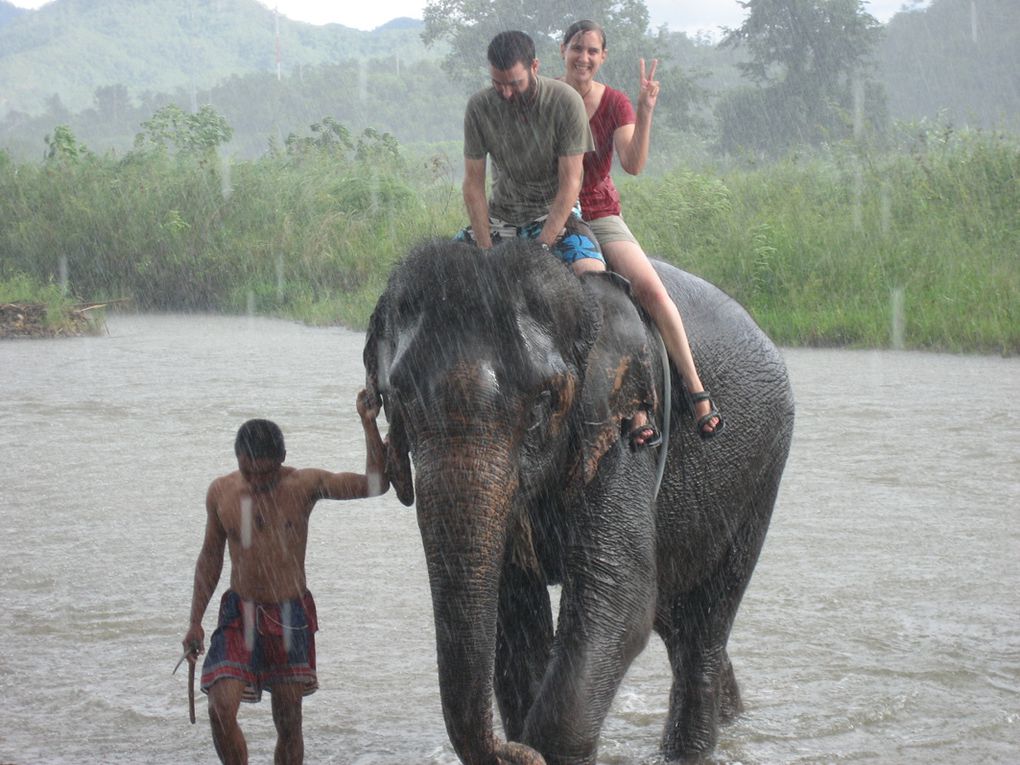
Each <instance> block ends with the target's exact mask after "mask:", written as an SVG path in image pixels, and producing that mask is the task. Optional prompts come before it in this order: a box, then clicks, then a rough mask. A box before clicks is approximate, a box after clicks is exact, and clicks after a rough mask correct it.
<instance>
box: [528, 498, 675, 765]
mask: <svg viewBox="0 0 1020 765" xmlns="http://www.w3.org/2000/svg"><path fill="white" fill-rule="evenodd" d="M650 483H651V480H650V479H649V484H650ZM614 485H615V486H620V485H623V484H614ZM593 488H597V487H593ZM613 499H614V498H613V497H606V496H605V495H601V496H596V497H595V498H594V501H592V498H591V497H589V501H588V502H587V503H585V505H584V506H582V507H579V508H575V511H574V512H575V513H576V516H575V517H578V519H579V523H578V525H577V526H576V527H574V528H573V529H572V535H571V538H570V539H569V540H568V544H569V552H568V555H567V564H566V576H565V581H564V584H563V591H562V594H561V597H560V613H559V620H558V623H557V629H556V638H555V641H554V643H553V649H552V656H551V659H550V662H549V669H548V671H547V672H546V676H545V679H544V682H543V683H542V688H541V692H540V694H539V696H538V698H537V699H536V701H535V704H534V706H533V707H532V710H531V713H530V714H529V716H528V719H527V723H526V726H525V733H524V736H523V739H522V740H523V741H524V742H525V743H527V744H529V745H530V746H533V747H534V748H535V749H538V750H539V751H541V752H542V753H543V754H544V755H545V758H546V761H547V762H548V763H549V764H550V765H553V764H554V763H556V764H557V765H559V764H561V763H570V765H577V764H579V763H594V762H595V759H596V754H597V751H598V736H599V731H600V730H601V728H602V724H603V722H604V720H605V717H606V715H607V714H608V712H609V707H610V706H611V704H612V701H613V698H614V696H615V694H616V690H617V688H618V687H619V684H620V682H621V681H622V679H623V676H624V674H625V673H626V671H627V668H628V667H629V666H630V663H631V661H632V660H633V659H634V657H635V656H636V655H637V654H638V653H639V652H640V651H641V650H642V649H643V648H644V646H645V644H646V642H647V639H648V635H649V634H650V632H651V626H652V619H653V614H654V604H655V593H656V588H655V581H656V580H655V558H654V520H653V518H652V515H651V513H650V512H640V511H638V512H636V511H635V504H636V503H637V502H639V501H640V500H636V499H635V497H634V495H633V493H631V494H630V495H629V496H628V497H627V498H626V499H624V498H623V497H622V495H621V496H620V497H619V498H617V499H619V501H612V500H613ZM649 502H650V500H649ZM589 514H590V515H589Z"/></svg>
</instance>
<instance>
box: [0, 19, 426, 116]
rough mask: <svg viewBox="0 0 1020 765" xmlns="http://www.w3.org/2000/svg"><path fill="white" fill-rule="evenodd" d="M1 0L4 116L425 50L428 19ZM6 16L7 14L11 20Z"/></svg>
mask: <svg viewBox="0 0 1020 765" xmlns="http://www.w3.org/2000/svg"><path fill="white" fill-rule="evenodd" d="M19 10H20V9H18V8H15V7H14V6H11V5H10V4H8V3H2V2H0V21H3V23H0V94H2V95H0V117H2V116H4V115H5V114H7V113H9V112H11V111H20V112H25V113H28V114H35V113H38V112H41V111H43V109H44V107H45V105H46V102H47V100H48V99H51V98H52V96H53V94H58V95H59V98H60V101H61V102H62V103H63V105H64V106H66V107H67V108H68V109H70V110H71V111H78V110H81V109H83V108H85V107H87V106H90V105H91V104H92V102H93V95H94V92H95V90H96V88H99V87H104V86H111V85H115V84H116V85H124V86H125V87H126V88H127V91H128V94H129V95H130V96H132V97H140V96H142V95H143V94H145V93H158V92H173V91H175V90H176V89H177V88H180V87H186V88H190V89H194V88H209V87H212V86H213V85H215V84H216V83H218V82H221V81H222V80H224V79H226V78H228V77H230V76H231V75H245V74H251V73H257V72H275V71H276V66H277V29H278V30H279V51H280V68H281V70H282V71H283V73H285V74H286V73H290V72H293V71H296V70H299V69H300V68H301V67H305V66H310V65H318V64H328V63H335V62H339V61H342V60H346V59H350V58H374V57H386V56H390V55H395V54H396V53H397V52H399V55H400V56H401V57H403V58H404V59H406V60H415V59H420V58H426V57H431V58H437V57H438V54H435V53H433V54H431V55H429V54H427V52H426V50H425V47H424V45H423V44H422V42H421V40H420V37H419V33H420V23H418V22H411V23H407V22H408V21H409V20H398V22H397V23H391V24H388V25H384V26H383V27H380V28H379V29H377V30H375V31H373V32H362V31H360V30H356V29H351V28H349V27H345V26H342V25H340V24H327V25H324V26H315V25H312V24H305V23H302V22H298V21H292V20H290V19H287V18H285V17H283V16H280V17H277V15H276V14H275V13H274V12H273V11H271V10H269V9H267V8H266V7H265V6H263V5H261V4H260V3H258V2H256V1H255V0H104V2H101V3H98V2H95V0H55V1H54V2H51V3H48V4H46V5H44V6H43V7H41V8H40V9H39V10H36V11H26V12H18V11H19ZM4 20H6V21H4Z"/></svg>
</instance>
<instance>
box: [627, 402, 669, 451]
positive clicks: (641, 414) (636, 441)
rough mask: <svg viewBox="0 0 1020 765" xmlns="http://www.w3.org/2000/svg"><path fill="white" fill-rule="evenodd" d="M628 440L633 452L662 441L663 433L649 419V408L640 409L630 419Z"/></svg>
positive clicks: (656, 444) (657, 444)
mask: <svg viewBox="0 0 1020 765" xmlns="http://www.w3.org/2000/svg"><path fill="white" fill-rule="evenodd" d="M627 440H628V441H629V442H630V450H631V451H633V452H636V451H637V450H638V449H646V448H649V447H652V446H659V445H660V444H661V443H662V434H661V433H659V430H658V428H656V427H655V426H654V425H653V424H652V423H651V421H650V420H649V418H648V409H647V408H641V409H638V410H637V412H635V414H634V416H633V417H632V418H631V419H630V431H629V432H628V433H627Z"/></svg>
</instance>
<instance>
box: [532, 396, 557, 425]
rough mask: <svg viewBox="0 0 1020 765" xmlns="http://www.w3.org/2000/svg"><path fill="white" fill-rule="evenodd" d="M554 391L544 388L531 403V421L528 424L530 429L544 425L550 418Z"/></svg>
mask: <svg viewBox="0 0 1020 765" xmlns="http://www.w3.org/2000/svg"><path fill="white" fill-rule="evenodd" d="M552 401H553V394H552V391H548V390H544V391H542V392H541V393H539V394H538V396H537V397H536V398H535V401H534V402H533V403H532V405H531V421H530V423H529V424H528V431H529V432H530V431H532V430H535V428H539V427H541V426H542V425H544V424H545V423H546V422H547V421H548V419H549V412H550V410H551V409H552Z"/></svg>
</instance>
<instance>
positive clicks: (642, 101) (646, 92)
mask: <svg viewBox="0 0 1020 765" xmlns="http://www.w3.org/2000/svg"><path fill="white" fill-rule="evenodd" d="M640 61H641V81H640V91H639V93H638V106H644V107H645V108H647V109H649V110H651V109H654V108H655V102H656V101H657V100H658V98H659V81H658V80H656V79H655V69H656V67H658V66H659V59H657V58H653V59H652V66H651V69H649V70H648V75H647V76H646V75H645V60H644V59H641V60H640Z"/></svg>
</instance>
